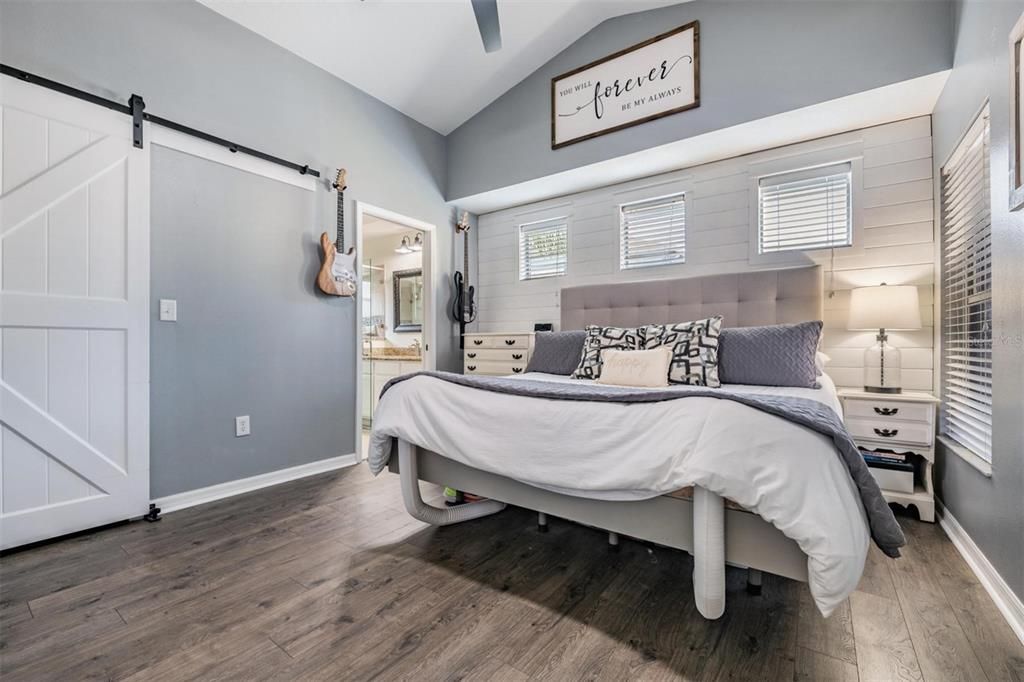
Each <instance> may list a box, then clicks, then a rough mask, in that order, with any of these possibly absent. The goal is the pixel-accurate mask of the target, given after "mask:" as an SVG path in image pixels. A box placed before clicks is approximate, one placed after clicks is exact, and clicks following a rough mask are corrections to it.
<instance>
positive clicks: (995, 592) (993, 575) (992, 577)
mask: <svg viewBox="0 0 1024 682" xmlns="http://www.w3.org/2000/svg"><path fill="white" fill-rule="evenodd" d="M935 507H936V509H935V511H936V512H938V515H939V525H940V526H942V529H943V530H944V531H946V535H948V536H949V539H950V540H951V541H952V542H953V546H954V547H956V548H957V551H959V552H960V555H961V556H963V558H964V561H966V562H967V565H968V566H970V567H971V570H972V571H974V575H976V576H978V581H979V582H980V583H981V584H982V586H983V587H984V588H985V591H986V592H988V595H989V596H990V597H992V601H994V602H995V603H996V608H998V609H999V612H1000V613H1002V614H1003V618H1005V619H1006V622H1007V623H1009V624H1010V629H1012V630H1013V634H1015V635H1017V638H1018V639H1019V640H1020V641H1021V643H1022V644H1024V603H1022V602H1021V600H1020V598H1019V597H1018V596H1017V595H1016V594H1014V592H1013V590H1011V589H1010V586H1009V585H1007V584H1006V581H1005V580H1003V577H1002V576H1001V575H999V573H998V572H997V571H996V569H995V567H994V566H993V565H992V564H991V563H989V560H988V558H987V557H986V556H985V555H984V554H983V553H982V551H981V549H980V548H979V547H978V546H977V545H976V544H974V540H972V539H971V536H970V535H968V534H967V531H966V530H964V527H963V526H961V525H960V523H959V522H958V521H957V520H956V518H955V517H954V516H953V515H952V514H950V513H949V510H948V509H946V507H945V506H944V505H943V504H942V503H941V502H939V500H935Z"/></svg>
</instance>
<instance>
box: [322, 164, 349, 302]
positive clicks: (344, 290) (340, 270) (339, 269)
mask: <svg viewBox="0 0 1024 682" xmlns="http://www.w3.org/2000/svg"><path fill="white" fill-rule="evenodd" d="M345 176H346V172H345V169H344V168H339V169H338V175H337V177H336V178H335V179H334V185H333V186H334V189H336V190H338V223H337V235H336V238H335V241H334V243H331V238H330V237H329V236H328V234H327V233H326V232H324V233H323V234H322V235H320V249H321V250H322V251H323V264H322V265H321V266H320V272H319V273H317V276H316V284H317V286H318V287H320V291H322V292H324V293H325V294H329V295H331V296H355V295H356V250H355V248H353V247H350V248H349V250H348V251H345V187H346V185H345Z"/></svg>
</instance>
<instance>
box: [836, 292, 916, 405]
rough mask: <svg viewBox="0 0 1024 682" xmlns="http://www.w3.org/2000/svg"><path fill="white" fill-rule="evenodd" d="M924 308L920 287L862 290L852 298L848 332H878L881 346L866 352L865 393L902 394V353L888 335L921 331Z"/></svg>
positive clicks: (853, 294) (878, 345) (877, 338)
mask: <svg viewBox="0 0 1024 682" xmlns="http://www.w3.org/2000/svg"><path fill="white" fill-rule="evenodd" d="M920 328H921V308H920V304H919V303H918V299H917V287H916V286H887V285H886V284H885V283H884V282H883V283H882V285H881V286H877V287H858V288H857V289H854V290H853V291H852V292H851V295H850V319H849V324H848V325H847V329H850V330H871V331H874V330H876V329H877V330H878V336H877V337H875V338H876V340H877V341H878V343H876V344H875V345H873V346H871V347H870V348H868V349H867V350H866V351H864V390H865V391H868V392H871V393H899V392H901V391H902V390H903V389H902V388H901V387H900V386H901V384H902V381H901V379H902V377H901V376H900V364H901V363H900V351H899V349H898V348H894V347H893V346H890V345H889V336H888V334H886V332H887V331H891V330H894V329H920Z"/></svg>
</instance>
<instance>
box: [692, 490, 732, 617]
mask: <svg viewBox="0 0 1024 682" xmlns="http://www.w3.org/2000/svg"><path fill="white" fill-rule="evenodd" d="M693 596H694V600H695V601H696V602H697V610H698V611H700V615H702V616H704V617H705V618H707V619H708V620H715V619H716V618H719V617H721V615H722V613H723V612H724V611H725V502H724V501H723V500H722V498H721V497H720V496H719V495H716V494H715V493H713V492H711V491H710V490H705V489H704V488H702V487H700V486H694V487H693Z"/></svg>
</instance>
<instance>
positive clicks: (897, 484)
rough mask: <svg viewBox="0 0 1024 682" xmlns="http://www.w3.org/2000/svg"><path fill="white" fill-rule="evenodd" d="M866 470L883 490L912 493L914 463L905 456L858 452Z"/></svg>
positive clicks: (881, 452) (872, 451) (879, 452)
mask: <svg viewBox="0 0 1024 682" xmlns="http://www.w3.org/2000/svg"><path fill="white" fill-rule="evenodd" d="M860 454H861V456H862V457H863V458H864V463H865V464H867V465H868V470H870V471H871V475H872V476H874V477H875V480H876V481H877V482H878V486H879V487H880V488H882V489H883V490H892V491H895V492H904V493H912V492H914V471H915V467H914V462H913V461H912V460H911V459H910V458H908V456H907V455H905V454H899V453H893V452H887V451H875V450H864V449H861V451H860Z"/></svg>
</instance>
